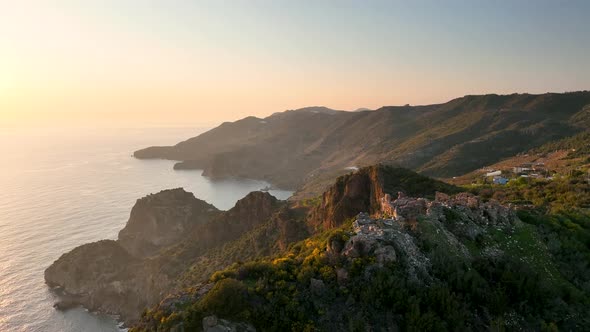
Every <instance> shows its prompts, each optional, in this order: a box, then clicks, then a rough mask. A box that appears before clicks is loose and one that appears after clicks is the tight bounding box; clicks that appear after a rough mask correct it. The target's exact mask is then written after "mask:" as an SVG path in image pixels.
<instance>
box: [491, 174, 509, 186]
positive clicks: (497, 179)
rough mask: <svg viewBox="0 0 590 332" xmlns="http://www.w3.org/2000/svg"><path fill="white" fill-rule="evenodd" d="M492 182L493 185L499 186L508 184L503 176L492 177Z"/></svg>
mask: <svg viewBox="0 0 590 332" xmlns="http://www.w3.org/2000/svg"><path fill="white" fill-rule="evenodd" d="M492 181H493V183H494V184H500V185H505V184H506V183H508V179H507V178H505V177H503V176H494V178H493V180H492Z"/></svg>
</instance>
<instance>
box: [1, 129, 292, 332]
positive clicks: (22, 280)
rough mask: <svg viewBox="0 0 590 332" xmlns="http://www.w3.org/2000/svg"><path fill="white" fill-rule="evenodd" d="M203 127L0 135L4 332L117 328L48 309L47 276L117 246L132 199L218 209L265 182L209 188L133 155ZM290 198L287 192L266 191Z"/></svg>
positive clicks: (197, 177)
mask: <svg viewBox="0 0 590 332" xmlns="http://www.w3.org/2000/svg"><path fill="white" fill-rule="evenodd" d="M205 130H206V128H113V129H106V128H100V129H99V128H94V129H89V128H77V129H72V128H66V129H63V128H26V129H25V128H0V331H39V332H51V331H59V332H69V331H76V332H78V331H120V330H122V329H123V328H122V327H121V325H120V324H119V323H118V322H117V320H116V317H110V316H105V315H101V314H99V313H92V312H88V311H87V310H86V309H84V308H76V309H72V310H69V311H66V312H61V311H58V310H56V309H54V308H53V304H54V303H55V302H56V300H57V299H56V297H55V295H54V294H53V293H52V292H51V291H50V289H49V288H48V287H47V286H46V285H45V282H44V279H43V272H44V270H45V269H46V268H47V267H48V266H49V265H50V264H51V263H52V262H54V261H55V260H56V259H58V258H59V257H60V255H62V254H63V253H65V252H68V251H69V250H72V249H73V248H75V247H76V246H79V245H81V244H84V243H88V242H93V241H98V240H101V239H116V238H117V234H118V232H119V230H120V229H121V228H123V227H124V226H125V223H126V222H127V220H128V218H129V213H130V211H131V208H132V207H133V205H134V203H135V202H136V200H137V199H138V198H140V197H143V196H145V195H147V194H150V193H156V192H159V191H161V190H164V189H170V188H179V187H183V188H185V189H186V190H187V191H190V192H192V193H194V195H195V196H196V197H197V198H200V199H203V200H205V201H207V202H209V203H211V204H213V205H215V206H216V207H218V208H219V209H222V210H227V209H229V208H231V207H232V206H233V205H234V204H235V203H236V201H237V200H238V199H240V198H242V197H243V196H245V195H246V194H247V193H249V192H251V191H255V190H260V189H262V188H266V187H267V186H268V185H269V184H268V183H266V182H264V181H257V180H248V179H227V180H216V181H213V180H211V179H208V178H206V177H203V176H201V174H202V171H199V170H192V171H174V170H173V168H172V167H173V164H174V162H173V161H166V160H138V159H135V158H133V157H132V153H133V151H135V150H137V149H140V148H143V147H147V146H152V145H171V144H175V143H177V142H179V141H182V140H185V139H187V138H190V137H193V136H196V135H198V134H199V133H201V132H203V131H205ZM270 193H271V194H272V195H274V196H275V197H277V198H280V199H286V198H288V197H289V196H290V195H291V194H292V192H290V191H285V190H271V191H270Z"/></svg>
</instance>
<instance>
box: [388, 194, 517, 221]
mask: <svg viewBox="0 0 590 332" xmlns="http://www.w3.org/2000/svg"><path fill="white" fill-rule="evenodd" d="M443 208H450V209H456V210H459V211H461V212H463V213H465V214H467V215H469V217H470V219H473V220H476V221H479V222H481V223H484V224H496V223H503V222H506V221H510V220H512V219H514V212H513V209H512V207H511V206H503V205H501V204H500V203H499V202H498V201H496V200H493V199H492V200H489V201H487V202H483V201H482V200H481V199H480V198H479V197H478V196H475V195H473V194H470V193H466V192H463V193H459V194H456V195H454V196H449V195H447V194H444V193H441V192H436V194H435V198H434V201H430V200H428V199H426V198H415V197H408V196H406V195H405V194H404V193H402V192H398V194H397V198H396V199H392V197H391V195H389V194H385V195H384V196H383V197H382V198H381V211H380V213H381V215H380V216H379V217H383V218H386V219H387V218H389V219H392V220H394V221H399V222H417V221H418V218H419V217H420V216H433V215H438V216H437V218H438V219H444V216H443Z"/></svg>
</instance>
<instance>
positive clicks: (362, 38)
mask: <svg viewBox="0 0 590 332" xmlns="http://www.w3.org/2000/svg"><path fill="white" fill-rule="evenodd" d="M589 13H590V1H585V0H581V1H575V0H571V1H544V0H530V1H527V0H506V1H500V0H487V1H484V0H481V1H478V0H465V1H453V0H448V1H438V0H433V1H423V0H416V1H393V0H390V1H376V0H375V1H374V0H358V1H348V0H340V1H336V0H334V1H326V0H297V1H287V0H267V1H262V0H248V1H246V0H243V1H242V0H232V1H226V0H211V1H198V0H193V1H180V0H169V1H149V0H142V1H135V0H101V1H98V0H97V1H86V0H72V1H66V0H51V1H43V0H38V1H28V0H19V1H11V0H0V126H2V125H4V126H6V125H8V126H11V125H47V126H57V125H77V126H79V125H90V126H103V125H106V126H137V127H141V126H209V125H215V124H218V123H221V122H222V121H233V120H237V119H240V118H243V117H245V116H249V115H254V116H259V117H263V116H267V115H270V114H272V113H274V112H279V111H284V110H286V109H296V108H300V107H305V106H319V105H322V106H327V107H330V108H334V109H342V110H354V109H357V108H361V107H363V108H370V109H375V108H379V107H381V106H384V105H403V104H412V105H415V104H432V103H441V102H445V101H448V100H450V99H453V98H456V97H460V96H463V95H466V94H485V93H498V94H507V93H515V92H518V93H524V92H528V93H544V92H564V91H577V90H589V89H590V65H589V62H588V61H589V59H590V16H589Z"/></svg>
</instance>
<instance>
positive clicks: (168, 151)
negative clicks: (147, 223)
mask: <svg viewBox="0 0 590 332" xmlns="http://www.w3.org/2000/svg"><path fill="white" fill-rule="evenodd" d="M589 114H590V92H588V91H583V92H572V93H562V94H558V93H546V94H541V95H532V94H512V95H495V94H491V95H477V96H475V95H470V96H465V97H461V98H457V99H453V100H451V101H449V102H447V103H444V104H437V105H426V106H409V105H408V106H387V107H382V108H380V109H378V110H375V111H371V112H343V111H336V110H331V109H328V108H324V107H310V108H303V109H299V110H292V111H286V112H282V113H275V114H273V115H271V116H269V117H267V118H264V119H260V118H256V117H247V118H244V119H242V120H239V121H236V122H231V123H230V122H226V123H223V124H222V125H220V126H219V127H216V128H214V129H212V130H210V131H208V132H206V133H203V134H201V135H199V136H197V137H194V138H191V139H189V140H187V141H184V142H181V143H178V144H177V145H175V146H170V147H151V148H147V149H143V150H140V151H137V152H135V157H137V158H165V159H172V160H179V161H181V162H180V163H179V164H177V165H176V166H175V167H176V168H177V169H183V168H185V169H186V168H189V169H190V168H195V169H204V170H205V172H204V175H207V176H211V177H246V178H256V179H264V180H267V181H269V182H271V183H273V184H274V185H277V186H280V187H285V188H292V189H296V188H300V187H301V186H302V185H304V184H306V187H307V189H306V190H305V192H303V193H302V195H315V194H318V193H321V192H322V191H323V189H325V186H326V185H327V184H328V183H330V182H331V181H333V179H334V178H335V176H336V175H341V174H344V173H346V172H348V170H347V169H346V168H347V167H362V166H366V165H371V164H375V163H389V164H395V165H399V166H403V167H407V168H410V169H413V170H415V171H418V172H420V173H423V174H426V175H430V176H434V177H451V176H456V175H462V174H465V173H468V172H470V171H473V170H475V169H478V168H480V167H482V166H485V165H490V164H492V163H494V162H497V161H499V160H501V159H503V158H506V157H510V156H513V155H515V154H518V153H520V152H524V151H527V150H530V149H532V148H535V147H539V146H542V145H543V144H546V143H548V142H551V141H554V140H558V139H562V138H565V137H569V136H573V135H575V134H577V133H579V132H581V131H582V130H583V129H584V128H585V127H587V126H588V119H589V118H590V115H589ZM313 183H316V185H310V184H313Z"/></svg>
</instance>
